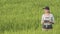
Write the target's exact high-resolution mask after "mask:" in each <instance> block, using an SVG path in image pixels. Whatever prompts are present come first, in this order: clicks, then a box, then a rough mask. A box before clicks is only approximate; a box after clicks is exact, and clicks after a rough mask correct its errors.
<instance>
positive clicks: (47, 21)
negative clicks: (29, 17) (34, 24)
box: [41, 7, 54, 30]
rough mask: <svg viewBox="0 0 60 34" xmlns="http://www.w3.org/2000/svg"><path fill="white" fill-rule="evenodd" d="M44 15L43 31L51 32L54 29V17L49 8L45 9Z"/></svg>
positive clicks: (42, 21)
mask: <svg viewBox="0 0 60 34" xmlns="http://www.w3.org/2000/svg"><path fill="white" fill-rule="evenodd" d="M43 9H44V14H43V15H42V20H41V24H42V30H49V29H52V28H53V27H52V24H54V16H53V15H52V14H51V13H50V9H49V7H45V8H43Z"/></svg>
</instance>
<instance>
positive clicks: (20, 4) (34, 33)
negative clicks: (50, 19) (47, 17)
mask: <svg viewBox="0 0 60 34" xmlns="http://www.w3.org/2000/svg"><path fill="white" fill-rule="evenodd" d="M59 3H60V0H0V34H60V23H59V22H60V15H59V13H60V4H59ZM45 6H49V7H50V9H51V10H50V11H51V13H52V14H53V15H54V17H55V24H54V25H53V27H54V28H53V30H51V31H42V30H41V24H40V21H41V15H42V14H43V9H42V8H43V7H45Z"/></svg>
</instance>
